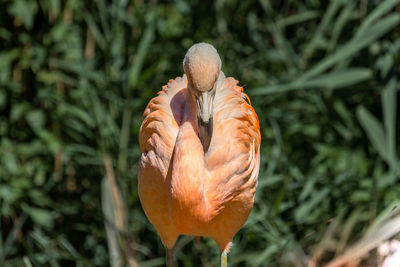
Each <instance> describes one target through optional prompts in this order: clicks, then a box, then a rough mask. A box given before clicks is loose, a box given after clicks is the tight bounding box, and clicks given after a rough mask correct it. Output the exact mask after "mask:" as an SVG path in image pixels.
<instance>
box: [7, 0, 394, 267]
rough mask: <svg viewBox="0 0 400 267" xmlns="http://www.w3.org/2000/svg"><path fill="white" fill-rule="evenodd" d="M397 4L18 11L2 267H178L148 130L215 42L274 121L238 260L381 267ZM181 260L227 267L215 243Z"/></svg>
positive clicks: (389, 206) (186, 249)
mask: <svg viewBox="0 0 400 267" xmlns="http://www.w3.org/2000/svg"><path fill="white" fill-rule="evenodd" d="M399 2H400V1H398V0H396V1H394V0H382V1H379V0H369V1H368V0H361V1H351V0H332V1H324V0H306V1H298V0H286V1H268V0H259V1H255V0H249V1H239V0H231V1H229V0H218V1H200V0H193V1H155V0H153V1H143V0H134V1H133V0H119V1H106V0H92V1H80V0H13V1H11V0H2V1H1V2H0V9H1V12H0V231H1V232H0V266H117V267H118V266H125V265H128V264H129V265H130V266H137V265H139V266H162V265H164V248H163V246H162V244H161V242H160V240H159V238H158V236H157V234H156V232H155V230H154V228H153V227H152V225H151V224H150V223H149V221H148V220H147V218H146V217H145V215H144V213H143V211H142V208H141V206H140V202H139V199H138V194H137V163H138V159H139V156H140V151H139V145H138V130H139V127H140V124H141V116H142V112H143V110H144V108H145V106H146V104H147V103H148V101H149V100H150V99H151V98H152V97H154V96H155V95H156V92H157V91H159V90H160V89H161V86H162V85H164V84H166V83H167V82H168V80H169V79H171V78H175V77H176V76H181V75H182V73H183V70H182V63H181V62H182V60H183V57H184V55H185V53H186V51H187V49H188V48H189V47H190V46H191V45H192V44H193V43H195V42H200V41H203V42H209V43H211V44H213V45H214V46H215V47H216V48H217V49H218V51H219V53H220V56H221V58H222V62H223V71H224V72H225V74H226V75H227V76H233V77H235V78H236V79H237V80H239V83H240V85H243V86H244V88H245V92H246V93H247V94H248V95H249V96H250V98H251V100H252V104H253V106H254V107H255V109H256V111H257V114H258V116H259V119H260V124H261V132H262V147H261V153H262V156H261V170H260V175H259V185H258V190H257V193H256V202H255V206H254V209H253V211H252V213H251V215H250V217H249V220H248V221H247V223H246V225H245V226H244V228H243V229H242V230H241V231H240V232H239V233H238V234H237V235H236V237H235V239H234V246H233V247H232V249H231V253H230V254H229V262H230V264H231V266H307V265H309V266H325V265H326V264H327V263H328V262H329V261H332V260H333V261H335V262H333V264H339V265H331V266H340V264H342V263H346V261H348V260H349V259H350V260H351V262H352V263H353V264H354V263H355V264H360V265H370V266H377V265H380V264H382V262H383V260H384V259H383V256H382V254H380V251H379V249H378V250H377V249H376V248H378V247H379V246H380V245H381V244H388V243H387V240H392V238H394V240H392V242H391V243H394V241H395V240H396V238H397V239H400V238H399V234H398V233H399V232H400V216H399V215H400V212H399V209H398V208H396V207H398V206H399V199H400V185H399V184H400V183H399V182H400V162H399V143H400V142H399V141H400V140H399V139H400V138H399V137H400V134H399V130H400V126H399V125H400V123H398V122H399V118H400V114H399V108H398V107H397V100H398V98H399V78H400V76H399V74H400V68H399V67H398V66H399V63H400V3H399ZM176 257H177V259H178V262H179V264H180V266H217V265H218V264H219V252H218V248H217V246H216V244H215V243H214V241H212V240H209V239H204V238H202V240H201V243H200V244H196V242H194V241H193V239H192V238H191V237H181V238H180V239H179V241H178V243H177V251H176ZM346 257H347V258H346ZM331 263H332V262H331ZM393 266H398V265H393Z"/></svg>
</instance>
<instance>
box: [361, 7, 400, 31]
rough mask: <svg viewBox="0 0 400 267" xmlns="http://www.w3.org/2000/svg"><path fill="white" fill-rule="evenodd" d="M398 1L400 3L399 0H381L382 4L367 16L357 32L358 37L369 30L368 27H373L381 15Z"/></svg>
mask: <svg viewBox="0 0 400 267" xmlns="http://www.w3.org/2000/svg"><path fill="white" fill-rule="evenodd" d="M398 3H400V1H399V0H386V1H383V2H381V4H380V5H379V6H378V7H377V8H375V9H374V10H373V11H372V12H371V13H370V14H369V15H368V16H367V18H366V19H365V20H364V22H363V24H361V27H360V28H359V29H358V31H357V33H356V38H357V37H360V36H362V35H364V34H365V33H366V32H367V31H368V28H369V27H371V25H373V24H374V23H375V22H376V21H377V20H378V19H379V18H380V17H381V16H383V15H384V14H385V13H387V12H388V11H389V10H390V9H392V8H394V7H395V6H396V5H397V4H398Z"/></svg>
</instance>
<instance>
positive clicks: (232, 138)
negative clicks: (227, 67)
mask: <svg viewBox="0 0 400 267" xmlns="http://www.w3.org/2000/svg"><path fill="white" fill-rule="evenodd" d="M247 98H248V97H247V95H246V94H244V93H243V88H242V87H239V86H237V81H236V80H234V79H233V78H227V79H226V80H225V81H224V83H222V84H221V85H220V87H219V88H218V89H217V95H216V97H215V102H214V103H215V112H214V129H215V131H214V132H213V137H212V140H211V144H210V149H209V151H208V153H207V156H206V160H207V166H208V168H209V171H210V174H211V175H210V177H209V181H208V183H207V184H208V187H207V195H209V196H211V198H212V201H213V202H214V205H215V206H216V207H217V209H219V210H220V209H223V208H224V207H225V205H227V204H228V203H229V202H231V201H239V202H243V203H246V204H247V203H251V204H252V203H253V199H254V193H255V189H256V186H257V176H258V170H259V165H260V142H261V135H260V126H259V121H258V117H257V115H256V113H255V111H254V109H253V107H252V106H251V105H250V103H247V102H246V99H247ZM249 200H250V201H249Z"/></svg>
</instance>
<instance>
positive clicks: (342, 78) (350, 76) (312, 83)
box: [251, 68, 372, 95]
mask: <svg viewBox="0 0 400 267" xmlns="http://www.w3.org/2000/svg"><path fill="white" fill-rule="evenodd" d="M371 76H372V72H371V71H370V70H369V69H366V68H350V69H344V70H340V71H336V72H333V73H328V74H324V75H320V76H317V77H315V78H313V79H310V80H308V81H295V82H292V83H290V84H286V85H275V86H269V87H266V88H255V89H253V90H252V91H251V93H252V95H267V94H272V93H278V92H279V93H282V92H286V91H291V90H297V89H313V88H330V89H338V88H343V87H348V86H350V85H354V84H357V83H360V82H363V81H366V80H368V79H370V78H371Z"/></svg>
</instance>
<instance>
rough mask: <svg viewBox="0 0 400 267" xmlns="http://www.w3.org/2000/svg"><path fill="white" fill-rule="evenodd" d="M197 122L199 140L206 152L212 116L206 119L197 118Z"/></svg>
mask: <svg viewBox="0 0 400 267" xmlns="http://www.w3.org/2000/svg"><path fill="white" fill-rule="evenodd" d="M198 124H199V125H198V126H199V137H200V141H201V144H202V145H203V151H204V153H206V152H207V151H208V148H209V147H210V143H211V137H212V132H213V118H212V117H211V118H210V119H209V120H208V121H203V120H202V119H201V118H198Z"/></svg>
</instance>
